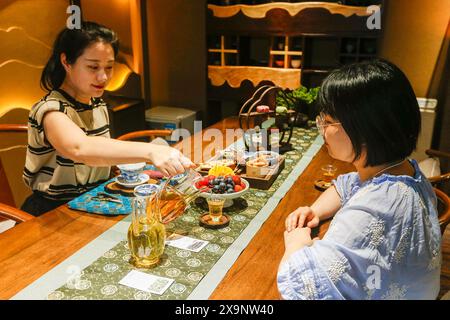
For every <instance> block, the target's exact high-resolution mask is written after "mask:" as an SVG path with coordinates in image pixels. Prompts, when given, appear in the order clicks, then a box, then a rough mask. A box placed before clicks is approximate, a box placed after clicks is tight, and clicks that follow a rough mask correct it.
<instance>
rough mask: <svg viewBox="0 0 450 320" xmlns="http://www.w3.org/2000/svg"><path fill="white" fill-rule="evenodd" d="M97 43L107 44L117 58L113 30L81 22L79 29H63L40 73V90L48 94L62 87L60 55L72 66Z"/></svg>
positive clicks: (117, 46)
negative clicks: (64, 56)
mask: <svg viewBox="0 0 450 320" xmlns="http://www.w3.org/2000/svg"><path fill="white" fill-rule="evenodd" d="M99 41H100V42H104V43H109V44H110V45H111V46H112V48H113V50H114V56H117V54H118V52H119V39H118V37H117V34H116V33H115V32H114V31H113V30H111V29H109V28H107V27H105V26H102V25H100V24H98V23H95V22H90V21H85V22H83V23H82V25H81V28H80V29H69V28H65V29H63V30H62V31H61V32H60V33H59V34H58V36H57V37H56V40H55V43H54V45H53V53H52V55H51V57H50V59H49V60H48V62H47V64H46V65H45V68H44V70H43V71H42V75H41V88H42V89H44V90H46V91H49V92H50V91H52V90H55V89H58V88H59V87H60V86H61V85H62V83H63V81H64V79H65V77H66V71H65V70H64V67H63V65H62V64H61V58H60V57H61V54H62V53H64V54H65V55H66V58H67V62H68V63H69V64H74V63H75V62H76V61H77V59H78V58H79V57H80V56H81V55H82V54H83V52H84V50H85V49H86V48H87V47H89V46H90V45H91V44H93V43H95V42H99Z"/></svg>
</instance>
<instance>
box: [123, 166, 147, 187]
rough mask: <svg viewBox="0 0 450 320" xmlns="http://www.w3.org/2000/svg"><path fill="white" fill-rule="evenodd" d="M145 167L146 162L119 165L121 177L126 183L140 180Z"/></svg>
mask: <svg viewBox="0 0 450 320" xmlns="http://www.w3.org/2000/svg"><path fill="white" fill-rule="evenodd" d="M144 167H145V162H139V163H128V164H119V165H118V166H117V168H119V170H120V176H121V177H122V178H123V180H124V181H125V182H126V183H134V182H137V181H138V180H139V174H140V173H141V171H142V170H143V169H144Z"/></svg>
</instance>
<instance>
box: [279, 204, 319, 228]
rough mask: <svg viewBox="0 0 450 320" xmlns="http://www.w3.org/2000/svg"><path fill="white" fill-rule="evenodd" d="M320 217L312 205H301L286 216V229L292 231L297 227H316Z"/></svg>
mask: <svg viewBox="0 0 450 320" xmlns="http://www.w3.org/2000/svg"><path fill="white" fill-rule="evenodd" d="M319 221H320V219H319V217H318V215H317V214H315V213H314V212H313V211H312V209H311V208H310V207H299V208H297V210H295V211H294V212H292V213H291V214H290V215H289V216H288V217H287V218H286V222H285V225H286V230H287V231H292V230H294V229H295V228H303V227H304V226H305V223H306V227H308V228H315V227H317V226H318V225H319Z"/></svg>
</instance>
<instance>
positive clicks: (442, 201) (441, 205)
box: [434, 188, 450, 234]
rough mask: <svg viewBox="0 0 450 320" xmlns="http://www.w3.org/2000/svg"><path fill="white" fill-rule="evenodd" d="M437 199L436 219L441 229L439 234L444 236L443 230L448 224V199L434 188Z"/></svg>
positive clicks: (449, 208) (449, 207)
mask: <svg viewBox="0 0 450 320" xmlns="http://www.w3.org/2000/svg"><path fill="white" fill-rule="evenodd" d="M434 192H435V193H436V197H437V199H438V218H439V225H440V227H441V233H442V234H444V231H445V228H446V227H447V225H448V224H449V223H450V198H449V196H448V195H447V194H445V193H444V192H443V191H441V190H439V189H437V188H434Z"/></svg>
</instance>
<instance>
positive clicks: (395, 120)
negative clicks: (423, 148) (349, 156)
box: [318, 59, 421, 166]
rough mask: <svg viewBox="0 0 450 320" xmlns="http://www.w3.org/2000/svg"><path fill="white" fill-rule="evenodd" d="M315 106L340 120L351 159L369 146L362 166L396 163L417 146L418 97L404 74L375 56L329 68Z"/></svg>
mask: <svg viewBox="0 0 450 320" xmlns="http://www.w3.org/2000/svg"><path fill="white" fill-rule="evenodd" d="M318 107H319V111H320V112H321V113H324V114H327V115H330V116H331V117H332V118H334V119H336V120H338V121H339V122H341V124H342V127H343V128H344V130H345V132H346V133H347V135H348V136H349V138H350V140H351V142H352V145H353V150H354V152H355V159H354V160H356V159H358V158H360V156H361V151H362V147H363V146H365V147H366V148H367V161H366V163H365V166H376V165H381V164H386V163H390V162H394V161H400V160H401V159H405V158H406V157H408V156H409V155H410V154H411V153H412V152H413V151H414V149H415V148H416V145H417V138H418V136H419V133H420V127H421V118H420V110H419V105H418V103H417V98H416V96H415V94H414V90H413V88H412V86H411V84H410V82H409V81H408V79H407V77H406V76H405V74H404V73H403V72H402V71H401V70H400V69H399V68H398V67H397V66H395V65H394V64H393V63H391V62H389V61H386V60H384V59H374V60H369V61H363V62H358V63H353V64H349V65H345V66H343V67H341V68H339V69H337V70H334V71H332V72H331V73H330V74H329V75H328V76H327V77H326V78H325V79H324V81H323V82H322V85H321V87H320V91H319V96H318Z"/></svg>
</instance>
